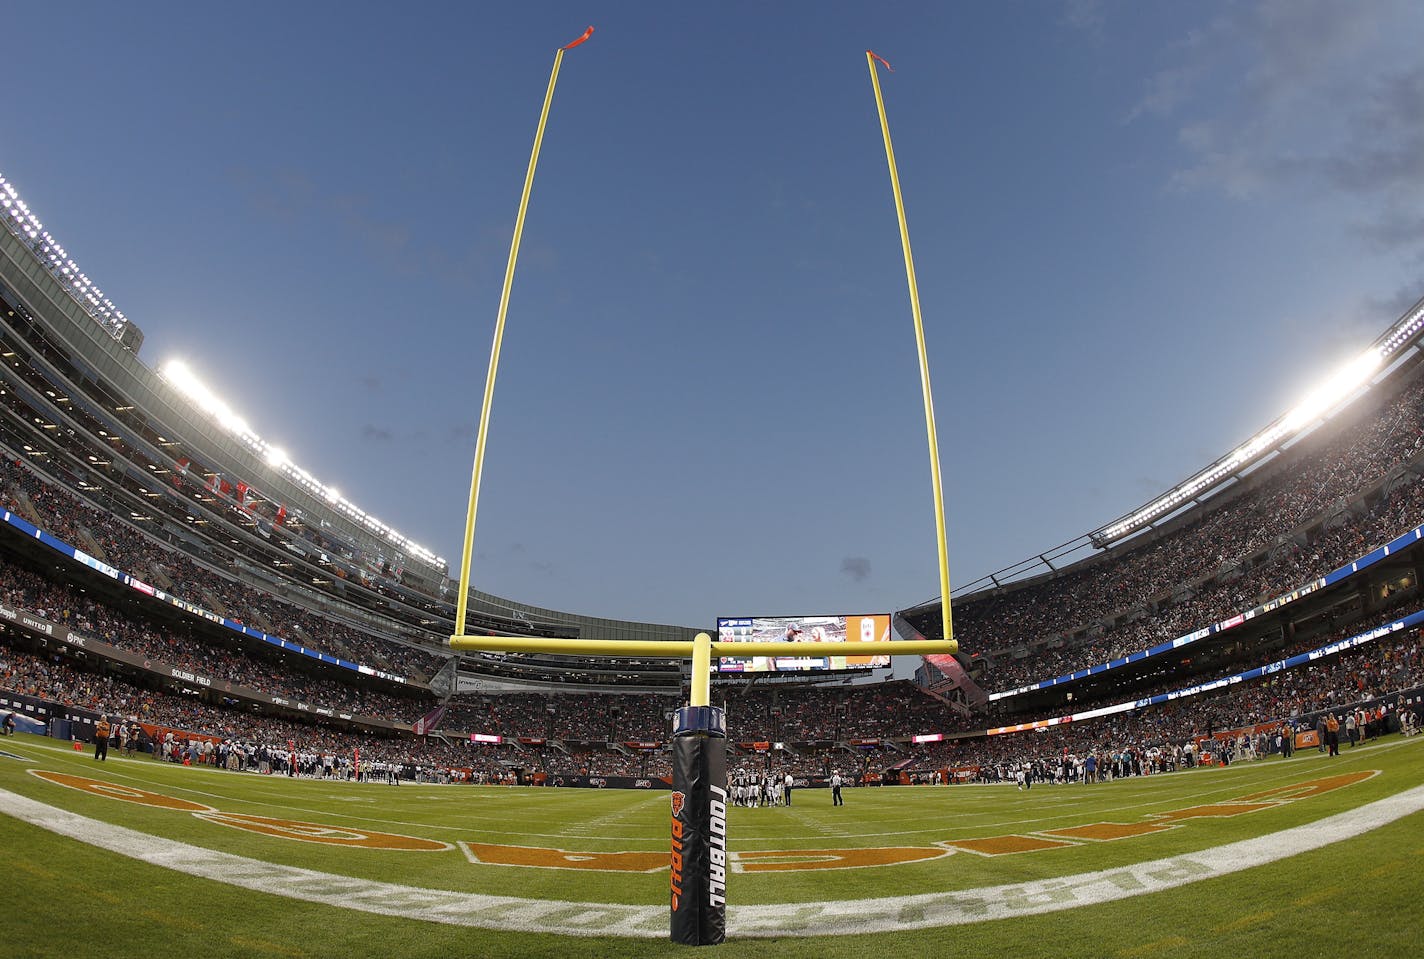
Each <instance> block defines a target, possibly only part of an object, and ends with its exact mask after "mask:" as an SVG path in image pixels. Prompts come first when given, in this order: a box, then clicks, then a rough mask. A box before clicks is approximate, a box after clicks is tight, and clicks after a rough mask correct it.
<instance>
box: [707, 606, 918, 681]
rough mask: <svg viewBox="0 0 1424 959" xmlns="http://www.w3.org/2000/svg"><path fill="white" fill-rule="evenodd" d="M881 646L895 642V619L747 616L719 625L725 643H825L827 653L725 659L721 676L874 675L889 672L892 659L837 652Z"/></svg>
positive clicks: (719, 668)
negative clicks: (842, 647)
mask: <svg viewBox="0 0 1424 959" xmlns="http://www.w3.org/2000/svg"><path fill="white" fill-rule="evenodd" d="M847 638H849V639H850V641H852V642H858V643H859V642H876V641H882V640H887V641H888V640H889V639H890V614H889V613H867V614H863V615H854V616H744V617H738V618H731V617H727V618H722V617H718V619H717V639H718V641H719V642H724V643H749V642H758V643H763V642H780V641H783V640H793V641H796V642H810V643H825V644H826V651H825V653H824V654H823V655H816V656H723V657H721V658H720V659H719V660H718V661H717V671H718V672H720V673H809V672H839V671H841V670H847V669H874V668H875V667H877V666H889V665H890V657H889V656H885V655H882V656H847V655H845V654H844V652H842V653H840V654H839V655H838V654H837V652H836V646H837V645H838V644H842V643H845V642H846V640H847Z"/></svg>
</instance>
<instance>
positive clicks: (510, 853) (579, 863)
mask: <svg viewBox="0 0 1424 959" xmlns="http://www.w3.org/2000/svg"><path fill="white" fill-rule="evenodd" d="M460 849H461V850H462V851H463V852H464V853H465V858H466V859H468V860H470V862H473V863H482V864H484V865H487V866H531V867H534V868H537V869H585V870H587V869H591V870H594V871H596V872H657V871H658V870H659V869H666V868H667V867H668V854H667V853H665V852H569V851H568V850H566V849H545V848H542V847H540V846H501V845H498V844H496V843H485V842H462V843H460Z"/></svg>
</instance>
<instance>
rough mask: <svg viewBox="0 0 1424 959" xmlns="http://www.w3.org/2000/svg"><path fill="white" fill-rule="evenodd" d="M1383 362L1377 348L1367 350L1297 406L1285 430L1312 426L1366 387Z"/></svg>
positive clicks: (1289, 415) (1312, 391)
mask: <svg viewBox="0 0 1424 959" xmlns="http://www.w3.org/2000/svg"><path fill="white" fill-rule="evenodd" d="M1383 363H1384V356H1383V355H1382V354H1381V353H1380V351H1379V350H1378V349H1374V348H1371V349H1368V350H1366V351H1365V352H1364V353H1362V354H1360V355H1359V356H1357V357H1355V359H1353V360H1351V361H1350V362H1349V363H1347V364H1346V365H1345V367H1344V368H1343V369H1341V370H1339V371H1338V372H1337V373H1335V375H1334V376H1331V377H1330V379H1328V380H1326V381H1325V382H1324V383H1322V384H1321V385H1320V386H1317V387H1316V388H1315V389H1313V390H1311V391H1310V393H1308V394H1307V395H1306V397H1305V399H1303V400H1301V401H1300V403H1298V404H1296V407H1295V408H1294V409H1293V410H1291V411H1290V412H1289V413H1287V414H1286V419H1285V427H1286V429H1287V430H1290V431H1295V430H1299V429H1303V428H1305V427H1306V426H1309V425H1310V424H1311V423H1313V422H1314V421H1315V420H1316V419H1317V418H1319V417H1320V416H1321V415H1323V414H1324V413H1326V412H1328V411H1329V410H1330V408H1331V407H1333V406H1335V405H1336V404H1338V403H1339V402H1340V401H1341V400H1343V399H1345V398H1346V397H1347V396H1349V395H1350V394H1351V393H1353V392H1355V390H1357V389H1359V388H1360V387H1361V386H1363V385H1364V384H1365V383H1366V382H1367V381H1368V380H1369V378H1370V377H1371V376H1373V375H1374V373H1375V371H1376V370H1378V369H1379V368H1380V366H1381V365H1382V364H1383Z"/></svg>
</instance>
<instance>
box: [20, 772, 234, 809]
mask: <svg viewBox="0 0 1424 959" xmlns="http://www.w3.org/2000/svg"><path fill="white" fill-rule="evenodd" d="M29 772H30V775H31V776H36V777H38V778H40V779H43V780H44V781H45V782H51V783H54V784H55V785H58V786H68V787H69V788H70V789H77V790H79V791H80V792H86V793H89V794H90V795H91V796H103V797H104V798H105V799H119V800H122V801H124V802H131V803H138V804H139V805H140V806H155V807H157V808H159V809H173V810H177V811H178V812H212V811H213V807H212V806H204V805H203V804H202V803H196V802H189V801H188V800H186V799H175V798H174V797H172V796H165V795H163V794H162V793H151V792H149V791H148V790H147V789H138V788H136V787H134V786H120V785H118V784H117V783H106V782H104V781H103V780H101V779H90V778H88V777H87V776H71V775H69V774H68V773H52V772H49V771H47V770H44V769H31V770H30V771H29Z"/></svg>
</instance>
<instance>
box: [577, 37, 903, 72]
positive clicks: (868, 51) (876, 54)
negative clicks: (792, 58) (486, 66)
mask: <svg viewBox="0 0 1424 959" xmlns="http://www.w3.org/2000/svg"><path fill="white" fill-rule="evenodd" d="M589 29H590V30H592V29H593V27H589ZM584 39H587V37H585V38H584ZM575 42H582V41H575ZM865 52H866V53H868V54H870V55H871V56H872V57H874V58H875V59H877V60H879V61H880V62H881V63H883V64H885V69H887V70H889V71H890V72H891V73H894V72H895V68H894V67H892V66H891V65H890V61H889V60H886V59H885V58H884V57H882V56H881V55H880V54H878V53H876V52H875V51H874V50H867V51H865Z"/></svg>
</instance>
